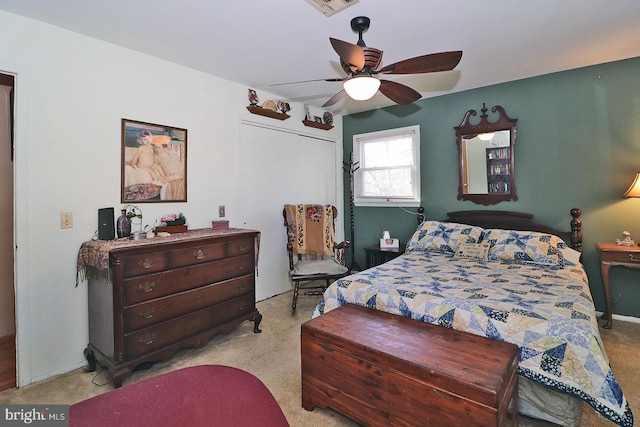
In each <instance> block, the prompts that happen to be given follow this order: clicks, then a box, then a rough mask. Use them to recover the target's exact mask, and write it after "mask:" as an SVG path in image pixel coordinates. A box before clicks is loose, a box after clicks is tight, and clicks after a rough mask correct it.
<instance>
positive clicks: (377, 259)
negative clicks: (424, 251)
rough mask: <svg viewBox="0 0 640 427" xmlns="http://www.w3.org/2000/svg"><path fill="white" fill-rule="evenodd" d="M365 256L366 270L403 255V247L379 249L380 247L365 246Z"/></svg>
mask: <svg viewBox="0 0 640 427" xmlns="http://www.w3.org/2000/svg"><path fill="white" fill-rule="evenodd" d="M364 252H365V254H366V265H367V267H366V268H371V267H375V266H376V265H380V264H382V263H385V262H387V261H390V260H392V259H394V258H395V257H397V256H398V255H402V254H403V253H404V245H400V247H399V248H395V249H381V248H380V246H378V245H375V246H367V247H365V248H364Z"/></svg>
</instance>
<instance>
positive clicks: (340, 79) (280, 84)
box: [268, 77, 344, 86]
mask: <svg viewBox="0 0 640 427" xmlns="http://www.w3.org/2000/svg"><path fill="white" fill-rule="evenodd" d="M341 81H344V78H341V77H334V78H331V79H314V80H301V81H298V82H287V83H274V84H271V85H268V86H284V85H295V84H298V83H311V82H341Z"/></svg>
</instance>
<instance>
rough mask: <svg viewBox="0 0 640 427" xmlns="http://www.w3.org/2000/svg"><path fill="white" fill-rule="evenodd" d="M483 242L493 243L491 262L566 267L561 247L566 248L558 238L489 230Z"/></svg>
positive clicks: (529, 232)
mask: <svg viewBox="0 0 640 427" xmlns="http://www.w3.org/2000/svg"><path fill="white" fill-rule="evenodd" d="M482 239H483V240H487V241H489V242H491V249H490V250H489V259H490V260H499V261H505V262H513V263H517V264H530V265H541V266H546V267H564V257H563V256H562V253H561V252H560V247H563V246H566V245H565V243H564V241H563V240H562V239H561V238H559V237H558V236H554V235H552V234H546V233H538V232H536V231H515V230H500V229H494V228H492V229H488V230H485V232H484V234H483V237H482Z"/></svg>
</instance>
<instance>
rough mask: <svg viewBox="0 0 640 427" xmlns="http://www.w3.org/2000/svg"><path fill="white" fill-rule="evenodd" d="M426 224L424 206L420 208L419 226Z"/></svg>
mask: <svg viewBox="0 0 640 427" xmlns="http://www.w3.org/2000/svg"><path fill="white" fill-rule="evenodd" d="M423 222H424V208H423V207H422V206H420V207H418V225H420V224H422V223H423Z"/></svg>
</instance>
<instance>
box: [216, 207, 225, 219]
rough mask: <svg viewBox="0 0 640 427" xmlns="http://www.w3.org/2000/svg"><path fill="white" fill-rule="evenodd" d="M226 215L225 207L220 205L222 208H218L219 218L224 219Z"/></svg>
mask: <svg viewBox="0 0 640 427" xmlns="http://www.w3.org/2000/svg"><path fill="white" fill-rule="evenodd" d="M224 213H225V212H224V205H220V206H218V216H219V217H220V218H224Z"/></svg>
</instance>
